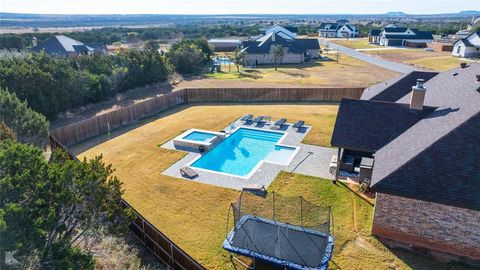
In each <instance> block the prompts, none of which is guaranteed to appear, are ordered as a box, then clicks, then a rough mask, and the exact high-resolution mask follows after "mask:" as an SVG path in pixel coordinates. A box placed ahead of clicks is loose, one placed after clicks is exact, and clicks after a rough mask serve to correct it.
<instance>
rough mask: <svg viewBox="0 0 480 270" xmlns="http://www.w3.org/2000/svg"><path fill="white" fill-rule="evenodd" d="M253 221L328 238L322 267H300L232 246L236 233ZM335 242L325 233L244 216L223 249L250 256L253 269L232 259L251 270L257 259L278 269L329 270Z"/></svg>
mask: <svg viewBox="0 0 480 270" xmlns="http://www.w3.org/2000/svg"><path fill="white" fill-rule="evenodd" d="M252 219H255V220H259V221H261V222H265V223H269V224H272V225H275V226H279V227H285V228H289V229H293V230H297V231H302V232H305V233H308V234H315V235H319V236H322V237H325V238H327V239H328V241H327V246H326V248H325V251H324V253H323V258H322V261H321V263H320V265H318V266H316V267H308V266H305V265H300V264H298V263H294V262H290V261H287V260H284V259H280V258H277V257H274V256H269V255H265V254H261V253H259V252H256V251H253V250H249V249H245V248H241V247H237V246H234V245H232V240H233V238H234V237H235V231H236V230H238V229H240V228H241V227H242V226H243V225H244V223H246V222H247V221H248V220H252ZM333 240H334V238H333V236H332V235H330V234H325V233H322V232H319V231H315V230H311V229H307V228H303V227H300V226H295V225H291V224H287V223H281V222H277V221H274V220H270V219H265V218H261V217H257V216H252V215H245V216H242V218H241V219H240V220H239V221H238V223H237V224H235V225H234V228H233V229H232V230H231V231H230V233H229V234H228V235H227V238H226V239H225V241H224V242H223V245H222V247H223V248H224V249H225V250H227V251H229V252H231V253H234V254H238V255H242V256H248V257H251V258H253V262H254V266H253V268H252V267H249V266H247V265H246V264H245V263H243V262H242V261H241V260H240V259H238V258H236V257H235V256H233V255H231V258H232V257H233V258H235V259H236V260H237V261H239V262H240V263H242V264H243V265H244V266H246V267H247V268H249V269H254V268H255V259H258V260H260V261H263V262H266V263H269V264H272V265H275V266H277V267H284V268H288V269H295V270H324V269H327V268H328V262H329V261H330V259H331V257H332V253H333V247H334V243H333Z"/></svg>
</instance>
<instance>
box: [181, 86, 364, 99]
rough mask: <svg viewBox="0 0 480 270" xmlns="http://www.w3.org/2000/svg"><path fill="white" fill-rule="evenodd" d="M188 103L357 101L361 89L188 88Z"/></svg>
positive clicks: (361, 91)
mask: <svg viewBox="0 0 480 270" xmlns="http://www.w3.org/2000/svg"><path fill="white" fill-rule="evenodd" d="M186 90H187V100H188V102H317V101H340V100H341V99H342V98H355V99H358V98H360V96H361V95H362V93H363V88H190V89H186Z"/></svg>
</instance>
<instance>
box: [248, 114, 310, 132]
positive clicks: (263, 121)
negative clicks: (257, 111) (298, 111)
mask: <svg viewBox="0 0 480 270" xmlns="http://www.w3.org/2000/svg"><path fill="white" fill-rule="evenodd" d="M240 121H241V123H242V124H244V125H250V124H251V125H254V126H256V127H259V126H261V125H267V126H271V128H276V129H284V128H285V126H286V125H287V119H286V118H280V119H278V120H276V121H274V122H272V117H271V116H266V115H259V116H257V117H255V118H254V117H253V115H252V114H247V115H245V116H243V117H241V118H240ZM292 128H293V130H295V131H297V132H301V131H302V130H303V129H304V128H305V121H303V120H298V121H297V122H295V123H294V124H292Z"/></svg>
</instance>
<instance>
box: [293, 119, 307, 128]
mask: <svg viewBox="0 0 480 270" xmlns="http://www.w3.org/2000/svg"><path fill="white" fill-rule="evenodd" d="M303 125H305V121H301V120H300V121H297V122H296V123H295V124H293V128H294V129H297V131H298V130H300V129H301V128H302V127H303Z"/></svg>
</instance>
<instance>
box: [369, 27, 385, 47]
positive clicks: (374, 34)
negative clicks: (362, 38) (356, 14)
mask: <svg viewBox="0 0 480 270" xmlns="http://www.w3.org/2000/svg"><path fill="white" fill-rule="evenodd" d="M381 33H382V30H381V29H372V30H370V32H369V33H368V42H369V43H375V44H378V43H380V34H381Z"/></svg>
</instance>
